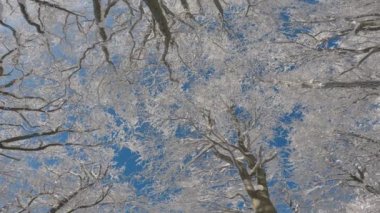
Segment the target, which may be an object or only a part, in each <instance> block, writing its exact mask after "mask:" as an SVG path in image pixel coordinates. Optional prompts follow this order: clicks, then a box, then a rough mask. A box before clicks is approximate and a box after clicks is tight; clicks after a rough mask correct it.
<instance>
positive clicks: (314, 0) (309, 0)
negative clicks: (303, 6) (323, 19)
mask: <svg viewBox="0 0 380 213" xmlns="http://www.w3.org/2000/svg"><path fill="white" fill-rule="evenodd" d="M302 1H303V2H305V3H308V4H318V3H319V0H302Z"/></svg>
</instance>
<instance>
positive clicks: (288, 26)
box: [279, 9, 311, 40]
mask: <svg viewBox="0 0 380 213" xmlns="http://www.w3.org/2000/svg"><path fill="white" fill-rule="evenodd" d="M279 19H280V20H281V21H282V24H281V27H280V29H279V30H280V32H282V34H284V35H285V36H286V37H287V38H288V39H291V40H294V39H296V38H298V35H299V34H302V33H309V32H310V30H311V28H310V27H306V26H294V25H293V24H292V23H291V15H290V13H289V11H288V10H287V9H283V10H282V11H281V12H280V15H279Z"/></svg>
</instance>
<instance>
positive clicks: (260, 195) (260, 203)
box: [252, 168, 277, 213]
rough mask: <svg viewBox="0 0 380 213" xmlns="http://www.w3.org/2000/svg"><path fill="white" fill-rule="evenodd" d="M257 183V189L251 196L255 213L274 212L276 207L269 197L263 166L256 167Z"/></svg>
mask: <svg viewBox="0 0 380 213" xmlns="http://www.w3.org/2000/svg"><path fill="white" fill-rule="evenodd" d="M256 178H257V184H258V186H259V187H258V189H256V190H255V193H254V194H253V196H252V204H253V208H254V209H255V212H256V213H276V212H277V211H276V209H275V208H274V205H273V203H272V201H271V200H270V197H269V191H268V185H267V179H266V174H265V170H264V169H263V168H258V169H257V175H256Z"/></svg>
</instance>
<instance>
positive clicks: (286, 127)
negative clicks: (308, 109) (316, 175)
mask: <svg viewBox="0 0 380 213" xmlns="http://www.w3.org/2000/svg"><path fill="white" fill-rule="evenodd" d="M302 110H304V108H303V107H302V105H300V104H296V105H295V106H294V107H293V109H292V111H291V112H290V113H286V114H284V115H283V116H281V117H280V118H279V121H280V124H279V125H278V126H277V127H275V128H274V129H273V131H274V138H273V139H272V140H271V141H269V144H270V145H271V146H272V147H275V148H276V149H277V150H278V157H279V161H280V164H281V167H282V171H281V175H282V177H284V178H285V180H286V186H287V187H288V189H290V190H295V189H297V188H298V187H299V186H298V184H297V183H296V182H294V181H292V179H291V178H292V176H293V171H294V169H295V167H294V165H293V163H292V162H291V161H290V155H291V154H292V149H291V147H290V146H289V145H290V143H291V141H290V140H289V133H290V132H291V130H292V128H291V127H290V125H291V124H292V123H293V122H294V121H297V120H302V119H303V113H302Z"/></svg>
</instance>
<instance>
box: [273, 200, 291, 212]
mask: <svg viewBox="0 0 380 213" xmlns="http://www.w3.org/2000/svg"><path fill="white" fill-rule="evenodd" d="M275 206H276V209H277V211H278V212H281V213H293V210H292V209H291V208H290V207H289V204H287V203H284V202H280V203H276V204H275Z"/></svg>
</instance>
